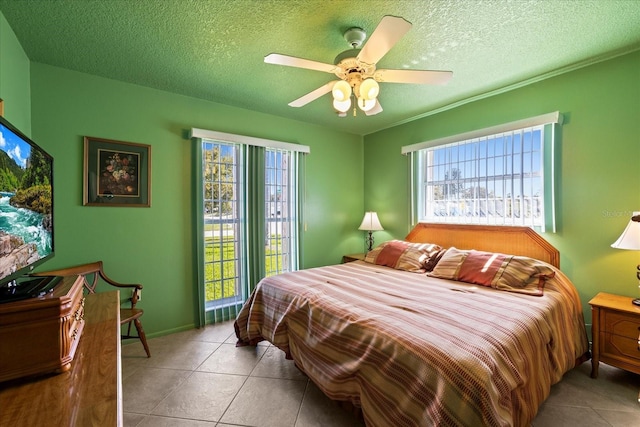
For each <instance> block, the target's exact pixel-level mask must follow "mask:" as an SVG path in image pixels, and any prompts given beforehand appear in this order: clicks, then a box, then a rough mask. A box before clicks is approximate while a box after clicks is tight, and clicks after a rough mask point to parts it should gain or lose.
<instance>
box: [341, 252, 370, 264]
mask: <svg viewBox="0 0 640 427" xmlns="http://www.w3.org/2000/svg"><path fill="white" fill-rule="evenodd" d="M366 255H367V254H351V255H343V256H342V262H343V263H345V262H351V261H358V260H360V261H364V257H365V256H366Z"/></svg>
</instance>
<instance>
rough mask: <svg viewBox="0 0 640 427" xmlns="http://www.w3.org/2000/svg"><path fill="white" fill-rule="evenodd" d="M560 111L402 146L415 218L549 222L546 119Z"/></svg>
mask: <svg viewBox="0 0 640 427" xmlns="http://www.w3.org/2000/svg"><path fill="white" fill-rule="evenodd" d="M554 117H556V119H554ZM560 117H561V116H559V113H553V114H552V115H545V116H539V117H536V118H533V119H527V120H525V121H519V122H514V123H510V124H507V125H502V126H497V127H494V128H489V129H484V130H481V131H478V132H472V133H469V134H464V135H458V136H455V137H449V138H445V139H443V140H438V141H431V142H428V143H422V144H416V145H414V146H409V147H403V152H405V153H411V158H412V169H413V172H412V186H413V188H414V191H413V192H412V194H413V200H412V203H413V206H414V209H413V211H414V214H415V216H416V218H417V220H418V221H427V222H452V223H463V224H489V225H514V226H515V225H519V226H529V227H534V228H536V229H538V230H540V231H545V229H546V227H547V226H548V225H551V226H553V217H554V215H553V149H554V148H553V136H554V135H553V125H552V124H553V123H558V122H559V121H560ZM540 122H542V123H540Z"/></svg>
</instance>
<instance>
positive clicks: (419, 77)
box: [264, 15, 453, 117]
mask: <svg viewBox="0 0 640 427" xmlns="http://www.w3.org/2000/svg"><path fill="white" fill-rule="evenodd" d="M410 29H411V23H410V22H409V21H407V20H405V19H404V18H400V17H396V16H389V15H387V16H384V17H383V18H382V20H381V21H380V23H379V24H378V26H377V27H376V29H375V30H374V31H373V34H371V37H370V38H369V40H368V41H367V43H365V44H364V45H362V43H363V42H364V40H365V39H366V37H367V34H366V33H365V31H364V30H363V29H362V28H357V27H354V28H349V29H348V30H347V31H346V32H345V33H344V38H345V40H347V42H348V43H349V45H350V46H351V49H349V50H346V51H344V52H342V53H340V54H339V55H338V56H337V57H336V58H335V60H334V64H335V65H332V64H327V63H323V62H317V61H312V60H309V59H303V58H297V57H294V56H288V55H281V54H279V53H272V54H270V55H267V56H265V57H264V62H266V63H268V64H276V65H285V66H289V67H298V68H306V69H309V70H316V71H324V72H326V73H332V74H335V75H336V76H337V77H338V78H339V80H333V81H330V82H329V83H327V84H325V85H323V86H320V87H319V88H317V89H316V90H314V91H312V92H309V93H308V94H306V95H304V96H302V97H300V98H298V99H296V100H295V101H292V102H290V103H289V106H291V107H302V106H304V105H306V104H308V103H310V102H311V101H314V100H316V99H318V98H320V97H321V96H323V95H325V94H327V93H329V92H331V93H332V95H333V107H334V108H335V110H336V111H337V112H338V115H339V116H341V117H344V116H346V113H347V111H349V109H350V108H351V105H352V101H351V100H352V99H353V100H354V101H355V104H357V105H358V107H359V108H360V109H361V110H362V111H364V113H365V114H366V115H368V116H371V115H374V114H378V113H380V112H381V111H382V106H381V105H380V101H379V100H378V93H379V91H380V87H379V85H378V82H380V83H416V84H445V83H447V82H448V81H449V80H450V79H451V77H452V76H453V73H452V72H451V71H431V70H387V69H380V70H378V69H376V63H377V62H378V61H379V60H380V59H382V57H383V56H384V55H386V53H387V52H389V50H391V48H392V47H393V46H394V45H395V44H396V43H397V42H398V41H399V40H400V39H401V38H402V37H403V36H404V35H405V34H406V33H407V32H408V31H409V30H410ZM361 46H362V48H360V47H361ZM353 114H354V115H355V114H356V108H355V105H354V107H353Z"/></svg>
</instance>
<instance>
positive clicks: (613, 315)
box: [589, 292, 640, 398]
mask: <svg viewBox="0 0 640 427" xmlns="http://www.w3.org/2000/svg"><path fill="white" fill-rule="evenodd" d="M632 299H633V298H629V297H623V296H620V295H613V294H607V293H604V292H600V293H599V294H598V295H596V296H595V297H594V298H593V299H592V300H591V301H589V304H590V305H591V315H592V326H591V330H592V339H593V348H592V351H593V359H591V377H592V378H597V377H598V365H599V363H600V362H604V363H606V364H608V365H612V366H616V367H618V368H622V369H624V370H627V371H630V372H635V373H636V374H640V307H638V306H636V305H633V304H632V303H631V300H632ZM639 398H640V397H639Z"/></svg>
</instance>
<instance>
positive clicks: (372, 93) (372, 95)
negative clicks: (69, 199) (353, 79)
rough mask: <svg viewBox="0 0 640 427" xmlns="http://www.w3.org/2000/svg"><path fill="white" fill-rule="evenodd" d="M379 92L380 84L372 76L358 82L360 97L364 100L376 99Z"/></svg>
mask: <svg viewBox="0 0 640 427" xmlns="http://www.w3.org/2000/svg"><path fill="white" fill-rule="evenodd" d="M378 93H380V85H379V84H378V82H377V81H375V80H374V79H372V78H368V79H365V80H364V81H363V82H362V83H360V98H364V99H366V100H371V99H376V97H377V96H378Z"/></svg>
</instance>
